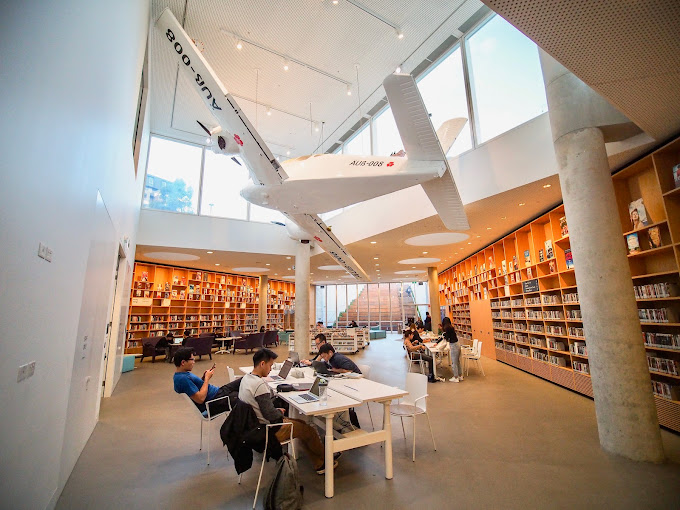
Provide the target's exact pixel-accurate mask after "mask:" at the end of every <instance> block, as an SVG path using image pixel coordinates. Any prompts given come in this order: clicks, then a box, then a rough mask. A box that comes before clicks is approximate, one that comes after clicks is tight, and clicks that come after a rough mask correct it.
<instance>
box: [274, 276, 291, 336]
mask: <svg viewBox="0 0 680 510" xmlns="http://www.w3.org/2000/svg"><path fill="white" fill-rule="evenodd" d="M267 292H268V294H267V324H269V325H270V326H276V327H277V328H278V329H292V328H294V324H295V283H293V282H282V281H276V280H269V282H268V283H267Z"/></svg>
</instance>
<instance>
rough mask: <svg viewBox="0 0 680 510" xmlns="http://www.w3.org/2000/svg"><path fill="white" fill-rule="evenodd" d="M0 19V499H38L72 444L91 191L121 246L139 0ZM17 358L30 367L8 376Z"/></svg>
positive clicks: (127, 208)
mask: <svg viewBox="0 0 680 510" xmlns="http://www.w3.org/2000/svg"><path fill="white" fill-rule="evenodd" d="M1 24H2V29H1V30H0V52H1V56H0V60H1V61H2V65H0V90H2V94H1V95H0V135H1V136H0V140H2V141H1V142H0V143H1V144H2V150H0V172H1V175H2V186H0V244H1V245H2V249H1V250H0V410H1V411H0V430H2V434H0V459H2V462H1V463H0V466H1V467H0V494H2V498H3V499H2V504H1V506H3V507H5V508H13V509H21V508H27V509H40V508H50V507H53V506H54V504H55V503H56V499H57V497H58V495H59V494H60V492H61V490H62V488H63V486H64V483H65V482H66V479H65V478H66V476H64V475H61V476H60V466H61V464H62V463H63V462H64V459H66V458H67V457H77V455H78V454H79V453H80V452H73V451H69V452H66V453H68V455H65V452H63V451H62V446H63V444H64V433H65V422H66V416H67V407H68V401H69V388H70V385H71V380H72V373H73V360H74V354H75V348H76V335H77V329H78V324H79V321H80V310H81V302H82V298H83V295H84V293H85V291H86V289H85V288H84V283H85V272H86V268H87V260H88V253H89V248H90V244H91V242H92V241H94V240H95V236H94V233H93V231H92V230H93V226H94V223H93V221H94V217H95V208H96V201H97V191H98V190H99V191H100V192H101V196H102V198H103V201H104V203H105V206H106V209H107V210H108V213H109V216H110V218H111V223H112V225H113V230H114V231H115V235H116V236H117V237H118V238H119V239H122V238H123V237H124V236H128V237H130V239H131V241H132V245H131V247H130V250H131V251H130V252H131V253H134V249H135V233H136V228H137V221H138V215H139V204H140V202H141V192H142V178H143V171H141V172H140V174H139V175H138V176H137V178H135V175H134V167H133V162H132V146H131V145H132V134H133V130H134V126H133V124H134V120H135V110H136V106H137V98H138V88H139V83H140V73H141V68H142V64H143V57H144V50H145V46H146V34H147V31H148V26H149V2H148V1H147V0H144V1H140V0H119V1H117V2H106V3H105V2H93V1H90V0H60V1H58V2H57V1H54V0H45V1H42V2H24V1H21V0H12V1H10V2H4V3H3V12H2V22H1ZM39 242H43V243H46V244H47V245H48V246H49V247H50V248H51V249H52V250H53V260H52V262H51V263H47V262H45V261H43V260H42V259H40V258H38V256H37V251H38V243H39ZM30 361H35V362H36V371H35V375H34V376H33V377H32V378H30V379H27V380H25V381H23V382H21V383H17V371H18V367H19V366H20V365H22V364H24V363H28V362H30ZM99 369H100V365H99V364H98V363H92V368H91V370H90V372H91V374H90V375H91V376H92V377H93V378H94V379H95V380H96V379H97V378H98V377H99ZM83 407H85V408H84V409H82V410H81V411H82V413H84V414H88V415H92V414H93V413H95V412H96V410H95V409H92V407H93V404H91V403H89V402H88V404H87V405H85V406H83ZM91 428H92V425H91V426H90V427H88V428H87V429H86V430H83V431H80V432H79V435H80V436H79V438H78V439H79V440H80V442H81V443H82V444H84V442H85V441H86V439H87V437H89V435H90V433H91ZM69 472H70V470H69ZM66 475H68V473H67V474H66Z"/></svg>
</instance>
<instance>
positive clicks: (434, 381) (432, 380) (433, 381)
mask: <svg viewBox="0 0 680 510" xmlns="http://www.w3.org/2000/svg"><path fill="white" fill-rule="evenodd" d="M427 382H431V383H436V382H439V379H437V378H436V377H428V378H427Z"/></svg>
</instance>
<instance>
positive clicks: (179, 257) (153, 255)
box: [144, 251, 201, 261]
mask: <svg viewBox="0 0 680 510" xmlns="http://www.w3.org/2000/svg"><path fill="white" fill-rule="evenodd" d="M144 256H145V257H149V258H150V259H156V260H173V261H189V260H199V259H200V258H201V257H198V256H196V255H189V254H188V253H175V252H171V251H152V252H149V253H145V254H144Z"/></svg>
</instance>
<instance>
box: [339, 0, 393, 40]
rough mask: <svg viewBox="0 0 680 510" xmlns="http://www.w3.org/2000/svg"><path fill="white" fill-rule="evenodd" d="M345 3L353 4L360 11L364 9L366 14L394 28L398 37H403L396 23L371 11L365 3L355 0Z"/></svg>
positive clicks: (348, 0)
mask: <svg viewBox="0 0 680 510" xmlns="http://www.w3.org/2000/svg"><path fill="white" fill-rule="evenodd" d="M347 3H349V4H352V5H353V6H354V7H356V8H357V9H359V10H361V11H364V12H365V13H366V14H368V15H370V16H373V17H374V18H375V19H377V20H378V21H380V22H382V23H384V24H385V25H387V26H388V27H392V28H393V29H394V31H395V32H396V33H397V37H398V38H399V39H403V37H404V34H403V33H402V32H401V30H399V27H398V26H397V25H395V24H394V23H392V22H391V21H390V20H388V19H387V18H385V17H383V16H381V15H380V14H378V13H377V12H375V11H372V10H371V9H369V8H368V7H366V6H365V5H363V4H361V3H359V2H357V1H356V0H347Z"/></svg>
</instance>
